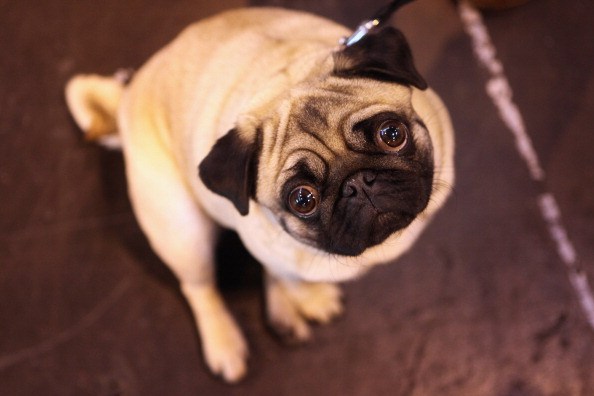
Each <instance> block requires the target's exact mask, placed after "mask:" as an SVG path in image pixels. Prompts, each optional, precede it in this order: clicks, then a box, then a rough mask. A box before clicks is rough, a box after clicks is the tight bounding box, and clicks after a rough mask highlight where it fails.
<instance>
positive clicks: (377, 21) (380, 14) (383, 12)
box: [340, 0, 413, 47]
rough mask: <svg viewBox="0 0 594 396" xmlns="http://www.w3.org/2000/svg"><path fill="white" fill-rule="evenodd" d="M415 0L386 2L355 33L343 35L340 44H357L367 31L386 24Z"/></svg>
mask: <svg viewBox="0 0 594 396" xmlns="http://www.w3.org/2000/svg"><path fill="white" fill-rule="evenodd" d="M411 1H413V0H394V1H391V2H390V3H388V4H386V5H385V6H383V7H382V8H380V9H379V10H378V11H377V12H376V13H375V14H374V15H373V16H372V17H371V19H368V20H366V21H364V22H362V23H361V24H360V25H359V26H357V28H356V29H355V31H354V32H353V34H351V35H350V36H349V37H343V38H342V39H340V44H341V45H344V46H345V47H349V46H351V45H353V44H355V43H356V42H357V41H359V40H361V39H362V38H363V37H365V35H367V33H369V32H370V31H371V30H373V29H376V28H377V27H378V26H381V25H382V24H384V23H385V22H386V21H387V20H388V19H389V18H390V17H391V16H392V14H394V13H395V12H396V10H398V9H399V8H400V7H402V6H403V5H405V4H408V3H410V2H411Z"/></svg>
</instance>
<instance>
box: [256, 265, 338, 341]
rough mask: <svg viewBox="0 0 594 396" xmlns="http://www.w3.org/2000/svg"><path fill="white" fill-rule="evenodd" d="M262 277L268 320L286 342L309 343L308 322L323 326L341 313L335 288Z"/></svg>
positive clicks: (324, 284) (326, 285)
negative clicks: (263, 279)
mask: <svg viewBox="0 0 594 396" xmlns="http://www.w3.org/2000/svg"><path fill="white" fill-rule="evenodd" d="M265 277H266V278H265V288H266V312H267V315H268V321H269V323H270V325H271V326H272V328H273V330H274V331H275V332H276V333H277V334H278V335H279V336H281V337H282V338H283V339H284V340H285V341H287V342H304V341H307V340H309V339H310V338H311V329H310V326H309V324H308V321H313V322H318V323H324V324H325V323H328V322H330V321H331V320H332V319H333V318H335V317H336V316H338V315H340V314H341V313H342V301H341V298H342V293H341V291H340V288H339V287H338V285H335V284H330V283H311V282H303V281H295V280H285V279H281V278H278V277H276V276H274V275H272V274H270V273H266V274H265Z"/></svg>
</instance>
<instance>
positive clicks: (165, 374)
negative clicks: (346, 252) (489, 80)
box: [0, 0, 594, 396]
mask: <svg viewBox="0 0 594 396" xmlns="http://www.w3.org/2000/svg"><path fill="white" fill-rule="evenodd" d="M256 3H257V4H272V5H283V6H287V7H293V8H299V9H303V10H309V11H312V12H316V13H320V14H323V15H326V16H328V17H331V18H334V19H336V20H339V21H341V22H343V23H346V24H348V25H350V26H354V25H356V23H357V22H358V21H359V20H360V19H362V18H363V17H365V16H367V15H368V14H369V13H370V12H371V11H372V10H374V9H375V8H376V6H377V5H380V4H383V1H378V0H374V1H365V2H363V1H352V0H342V1H330V0H315V1H314V0H294V1H290V0H285V1H282V0H276V1H274V0H271V1H265V0H260V1H254V2H252V4H256ZM570 3H571V4H570ZM245 4H247V3H246V2H244V1H241V0H234V1H230V0H225V1H214V0H209V1H189V0H180V1H152V2H143V1H137V0H136V1H134V0H126V1H121V0H118V1H115V0H106V1H103V2H92V1H88V0H84V1H76V2H75V1H71V2H66V1H62V2H59V1H54V2H38V1H32V0H23V1H19V2H7V1H4V2H0V43H1V46H0V48H1V50H2V57H1V58H0V141H1V142H2V143H1V144H0V203H1V205H0V395H419V396H421V395H432V396H434V395H456V396H463V395H469V396H476V395H478V396H482V395H496V396H499V395H501V396H520V395H521V396H534V395H538V396H540V395H559V396H565V395H570V396H573V395H583V396H587V395H594V375H593V373H594V334H593V332H592V330H591V329H590V328H589V327H588V325H587V323H586V322H585V320H584V315H583V314H582V312H581V311H580V309H579V306H578V304H577V302H576V298H575V295H574V293H573V291H572V288H571V286H570V284H569V282H568V280H567V277H566V273H565V269H564V268H563V265H562V263H561V261H560V259H559V258H558V256H557V254H556V249H555V245H554V244H553V242H552V241H551V239H550V237H549V235H548V232H547V230H546V227H545V224H544V222H543V220H542V219H541V216H540V213H539V210H538V207H537V204H536V199H537V196H538V194H539V193H540V186H536V185H534V184H533V183H532V182H531V181H530V178H529V174H528V172H527V170H526V167H525V165H524V164H523V162H522V161H521V159H520V158H519V157H518V155H517V153H516V151H515V147H514V142H513V138H512V136H511V134H510V133H509V132H508V131H507V129H506V128H505V127H504V125H503V123H502V122H501V120H500V119H499V118H498V116H497V112H496V111H495V109H494V107H493V105H492V104H491V102H490V100H489V99H488V97H487V96H486V94H485V93H484V83H485V79H486V73H485V72H484V71H483V70H482V69H481V68H480V67H478V66H477V64H476V61H475V60H474V58H473V55H472V51H471V47H470V41H469V39H468V37H467V36H466V35H465V33H464V32H463V31H462V28H461V24H460V21H459V18H458V16H457V14H456V11H455V7H454V5H453V4H452V3H450V2H447V1H442V0H419V1H417V2H416V3H415V4H413V5H410V6H408V8H407V9H405V10H403V11H402V12H401V14H400V15H399V16H398V17H397V18H396V19H395V21H394V23H396V24H397V25H398V26H400V27H402V29H403V30H404V31H405V32H406V33H407V34H408V37H409V40H410V42H411V45H412V47H413V51H414V54H415V57H416V59H417V63H418V65H419V68H420V69H421V70H422V71H423V72H424V74H425V75H426V77H427V79H428V81H429V82H430V84H431V85H432V86H433V87H434V88H435V89H436V90H437V91H438V92H439V93H440V94H441V95H442V97H443V99H444V101H445V102H446V103H447V105H448V107H449V108H450V111H451V113H452V117H453V121H454V124H455V126H456V130H457V144H458V156H457V174H458V183H457V186H456V191H455V195H454V196H453V198H452V199H451V200H450V201H449V203H448V204H447V207H446V208H445V210H444V211H443V212H442V213H441V214H440V215H439V216H438V217H437V219H436V221H435V222H434V223H433V225H432V226H431V227H430V229H429V230H428V231H427V232H426V234H425V235H424V236H423V237H422V239H421V241H420V242H419V243H418V244H417V245H416V247H415V248H414V249H413V250H412V251H411V252H410V253H409V254H407V255H406V256H405V257H404V258H403V259H401V260H400V261H399V262H398V263H395V264H392V265H389V266H385V267H382V268H378V269H377V270H375V271H373V272H372V273H370V274H369V275H368V276H366V277H364V278H363V279H361V280H359V281H357V282H355V283H349V284H347V285H346V286H345V292H346V297H347V312H346V315H345V316H344V317H343V318H341V319H340V320H338V321H337V322H336V323H333V324H332V325H330V326H327V327H319V328H317V329H316V337H315V340H314V341H313V342H312V343H311V344H310V345H307V346H305V347H300V348H289V347H285V346H283V345H281V344H280V343H278V342H277V340H276V339H275V338H274V337H273V336H272V335H271V334H270V333H269V332H268V331H267V329H266V327H265V325H264V323H263V320H262V316H263V315H262V301H261V291H260V286H261V285H260V280H259V269H258V267H257V265H256V264H255V262H254V260H253V259H251V258H250V257H249V256H248V255H247V253H245V251H244V250H243V249H242V247H241V245H240V243H239V242H238V241H237V239H236V238H235V237H234V236H233V235H231V234H229V235H226V236H225V238H224V241H223V242H222V248H221V254H220V261H221V263H222V270H221V277H222V280H221V283H222V284H223V286H224V289H225V296H226V298H227V299H228V302H229V304H230V306H231V308H232V310H233V312H234V314H235V315H236V317H237V318H238V321H239V322H240V324H241V326H242V327H243V329H244V330H245V333H246V335H247V338H248V340H249V343H250V347H251V352H252V356H251V359H250V373H249V376H248V377H247V378H246V380H245V381H244V382H243V383H241V384H240V385H238V386H234V387H230V386H227V385H224V384H222V383H221V382H220V381H219V380H217V379H215V378H213V377H212V376H210V375H209V374H208V373H207V372H206V370H205V368H204V365H203V363H202V360H201V358H200V350H199V344H198V340H197V337H196V334H195V331H194V328H193V323H192V318H191V315H190V312H189V309H188V307H187V306H186V305H185V303H184V301H183V299H182V298H181V296H180V294H179V292H178V291H177V289H176V283H175V280H174V278H173V277H172V275H171V274H170V273H169V272H168V271H167V270H166V269H165V268H164V266H163V265H162V264H161V263H160V261H159V260H158V258H156V256H155V255H154V254H153V253H151V251H150V249H149V247H148V244H147V241H146V240H145V238H144V237H143V235H142V233H141V232H140V230H139V228H138V226H137V224H136V222H135V220H134V217H133V215H132V213H131V209H130V204H129V201H128V199H127V196H126V184H125V179H124V176H123V162H122V159H121V156H120V155H119V154H118V153H114V152H107V151H104V150H102V149H101V148H99V147H96V146H93V145H89V144H87V143H85V142H84V141H83V140H82V139H81V136H80V134H79V132H78V131H77V129H76V127H75V126H74V124H73V122H72V121H71V120H70V118H69V116H68V114H67V111H66V108H65V105H64V102H63V99H62V88H63V86H64V83H65V81H66V80H67V78H68V77H69V76H71V75H73V74H74V73H78V72H98V73H104V74H111V73H112V72H113V71H114V70H116V69H117V68H119V67H122V66H124V67H130V66H132V67H138V66H139V65H141V64H142V62H143V61H144V60H146V58H147V57H148V56H150V54H152V53H153V52H154V51H155V50H157V49H158V48H160V47H161V46H162V45H164V44H165V43H167V42H168V41H169V40H170V39H171V38H172V37H173V36H174V35H175V34H176V33H177V32H178V31H179V30H180V29H181V28H183V27H184V26H185V25H187V24H188V23H190V22H191V21H194V20H196V19H199V18H201V17H204V16H206V15H210V14H212V13H214V12H216V11H217V10H222V9H226V8H230V7H235V6H240V5H245ZM484 16H485V20H486V23H487V26H488V28H489V29H490V32H491V34H492V37H493V41H494V44H495V46H496V48H497V50H498V55H499V57H500V58H501V60H502V61H503V63H504V65H505V68H506V71H507V74H508V76H509V79H510V82H511V85H512V87H513V89H514V93H515V100H516V102H517V103H518V105H519V107H520V109H521V111H522V113H523V115H524V117H525V121H526V124H527V126H528V131H529V133H530V134H531V136H532V138H533V140H534V145H535V147H536V151H537V153H538V154H539V156H540V158H541V161H542V163H543V167H544V168H545V171H546V172H547V176H548V178H547V181H546V185H545V187H546V188H547V189H548V190H549V191H551V192H552V193H553V194H554V195H555V196H556V197H557V199H558V201H559V205H560V208H561V211H562V214H563V216H564V217H563V219H564V224H565V225H566V227H567V230H568V233H569V237H570V238H571V240H572V242H573V243H574V245H575V247H576V250H577V252H578V254H579V256H580V259H581V263H582V265H583V266H584V267H585V269H586V271H587V272H588V274H589V276H590V278H591V279H592V278H594V198H593V197H594V156H592V154H591V152H592V147H593V146H594V143H593V140H592V125H593V124H594V115H593V109H594V74H593V70H594V41H593V40H592V39H591V38H592V37H594V24H592V20H593V19H594V3H593V2H591V1H590V0H574V1H572V2H560V1H555V0H532V1H531V2H529V3H528V4H526V5H525V6H522V7H519V8H516V9H513V10H509V11H503V12H498V13H495V12H490V13H485V14H484ZM231 267H233V268H231ZM231 270H233V271H231Z"/></svg>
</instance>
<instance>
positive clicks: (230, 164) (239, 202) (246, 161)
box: [198, 128, 259, 216]
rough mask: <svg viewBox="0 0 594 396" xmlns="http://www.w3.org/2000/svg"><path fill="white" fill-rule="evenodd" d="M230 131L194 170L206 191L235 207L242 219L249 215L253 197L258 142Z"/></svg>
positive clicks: (235, 130) (256, 170)
mask: <svg viewBox="0 0 594 396" xmlns="http://www.w3.org/2000/svg"><path fill="white" fill-rule="evenodd" d="M256 140H257V139H254V141H249V140H248V139H246V138H245V137H243V136H242V135H241V134H240V133H239V132H238V130H237V129H235V128H234V129H231V130H230V131H229V132H228V133H227V134H226V135H225V136H223V137H221V138H220V139H219V140H217V142H216V143H215V145H214V146H213V147H212V149H211V150H210V153H208V155H207V156H206V158H204V160H203V161H202V162H201V163H200V165H199V167H198V174H199V176H200V178H201V179H202V182H203V183H204V185H205V186H206V187H208V189H209V190H211V191H212V192H214V193H216V194H219V195H221V196H223V197H225V198H227V199H228V200H230V201H231V202H232V203H233V205H235V207H236V208H237V210H238V211H239V213H241V215H242V216H245V215H247V214H248V212H249V201H250V198H252V197H255V193H256V180H257V172H258V151H259V149H258V143H257V141H256Z"/></svg>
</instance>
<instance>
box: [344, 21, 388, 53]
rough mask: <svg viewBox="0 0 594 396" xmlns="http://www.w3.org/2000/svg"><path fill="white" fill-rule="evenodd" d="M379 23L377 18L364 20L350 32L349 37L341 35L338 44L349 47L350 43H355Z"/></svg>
mask: <svg viewBox="0 0 594 396" xmlns="http://www.w3.org/2000/svg"><path fill="white" fill-rule="evenodd" d="M379 24H380V21H379V20H378V19H372V20H369V21H365V22H363V23H361V24H360V25H359V26H357V29H355V31H354V32H353V34H351V35H350V36H349V37H342V38H341V39H340V40H339V41H338V43H339V44H340V45H344V46H345V47H350V46H351V45H353V44H355V43H356V42H358V41H359V40H361V39H362V38H363V37H365V36H366V35H367V33H369V31H370V30H371V29H373V28H375V27H376V26H378V25H379Z"/></svg>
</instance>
